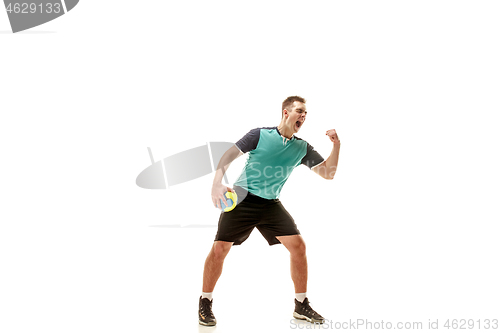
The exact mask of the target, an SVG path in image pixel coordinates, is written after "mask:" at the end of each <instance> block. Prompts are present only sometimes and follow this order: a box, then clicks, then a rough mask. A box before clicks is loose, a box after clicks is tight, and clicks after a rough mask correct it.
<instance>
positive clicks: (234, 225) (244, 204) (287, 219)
mask: <svg viewBox="0 0 500 333" xmlns="http://www.w3.org/2000/svg"><path fill="white" fill-rule="evenodd" d="M234 190H235V191H236V194H237V195H238V204H237V205H236V207H235V208H234V209H233V210H232V211H229V212H222V213H221V215H220V218H219V227H218V230H217V235H216V236H215V240H216V241H225V242H233V243H234V244H233V245H240V244H241V243H243V242H244V241H245V240H246V239H247V238H248V236H250V233H251V232H252V230H253V228H255V227H256V228H257V229H258V230H259V231H260V233H261V234H262V236H264V238H265V239H266V240H267V242H268V243H269V245H274V244H281V243H280V241H279V240H278V239H277V238H276V236H290V235H300V232H299V230H298V229H297V225H296V224H295V222H294V221H293V218H292V216H291V215H290V214H289V213H288V212H287V211H286V209H285V207H283V205H282V204H281V202H280V201H279V199H264V198H261V197H259V196H256V195H253V194H252V193H249V192H247V191H246V190H245V189H243V188H241V187H239V186H234ZM240 198H243V199H242V201H241V202H240Z"/></svg>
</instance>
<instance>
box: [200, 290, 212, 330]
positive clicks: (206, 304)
mask: <svg viewBox="0 0 500 333" xmlns="http://www.w3.org/2000/svg"><path fill="white" fill-rule="evenodd" d="M212 301H213V300H212ZM212 301H211V300H209V299H208V298H204V297H203V298H202V297H201V296H200V309H199V310H198V322H199V323H200V325H204V326H215V324H217V320H215V316H214V314H213V313H212Z"/></svg>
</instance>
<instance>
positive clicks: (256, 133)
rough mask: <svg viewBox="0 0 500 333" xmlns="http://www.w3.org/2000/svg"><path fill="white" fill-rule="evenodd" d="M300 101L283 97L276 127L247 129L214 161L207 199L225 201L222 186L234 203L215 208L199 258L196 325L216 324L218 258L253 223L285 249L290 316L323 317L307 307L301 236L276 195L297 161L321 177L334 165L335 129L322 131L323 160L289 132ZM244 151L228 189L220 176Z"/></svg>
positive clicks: (329, 175)
mask: <svg viewBox="0 0 500 333" xmlns="http://www.w3.org/2000/svg"><path fill="white" fill-rule="evenodd" d="M305 103H306V101H305V99H303V98H302V97H299V96H290V97H288V98H287V99H285V101H284V102H283V105H282V118H281V123H280V124H279V126H277V127H264V128H256V129H253V130H251V131H250V132H248V133H247V134H246V135H245V136H244V137H243V138H241V140H239V141H238V142H236V144H235V145H234V146H233V147H231V148H230V149H229V150H228V151H227V152H226V153H225V154H224V155H223V156H222V158H221V160H220V162H219V166H218V168H217V172H216V174H215V179H214V183H213V186H212V201H213V204H214V206H216V207H218V208H220V200H222V201H223V202H224V204H226V199H225V197H224V193H225V192H226V191H231V192H236V194H237V195H238V204H237V205H236V207H235V208H234V209H233V210H232V211H229V212H223V213H221V215H220V218H219V226H218V230H217V235H216V237H215V241H214V244H213V246H212V249H211V251H210V253H209V254H208V257H207V259H206V261H205V268H204V272H203V289H202V295H201V296H200V299H199V312H198V319H199V323H200V324H201V325H207V326H213V325H215V324H216V320H215V317H214V314H213V312H212V291H213V290H214V287H215V284H216V282H217V280H218V279H219V277H220V275H221V273H222V266H223V263H224V258H225V257H226V255H227V254H228V252H229V250H230V248H231V246H233V245H240V244H241V243H243V242H244V241H245V240H246V239H247V238H248V236H249V235H250V233H251V232H252V230H253V228H255V227H256V228H257V229H258V230H259V231H260V232H261V234H262V235H263V236H264V237H265V238H266V240H267V241H268V243H269V245H274V244H280V243H281V244H283V245H284V246H285V247H286V248H287V249H288V250H289V251H290V270H291V275H292V280H293V283H294V286H295V311H294V313H293V316H294V317H295V318H297V319H305V320H307V321H310V322H315V323H323V321H324V318H323V317H322V316H321V315H319V314H318V313H317V312H316V311H314V310H313V309H312V308H311V306H310V305H309V301H308V299H307V297H306V290H307V258H306V250H305V243H304V240H303V239H302V236H301V235H300V232H299V230H298V229H297V226H296V224H295V222H294V220H293V218H292V217H291V216H290V214H289V213H288V212H287V211H286V210H285V208H284V207H283V205H282V204H281V202H280V200H279V199H278V197H279V194H280V191H281V188H282V187H283V185H284V183H285V182H286V180H287V179H288V177H289V176H290V174H291V172H292V170H293V169H294V168H295V167H297V166H299V165H300V164H304V165H306V166H307V167H309V168H310V169H312V170H313V171H314V172H315V173H317V174H318V175H320V176H321V177H323V178H325V179H333V176H334V175H335V172H336V170H337V163H338V159H339V150H340V141H339V138H338V136H337V133H336V132H335V130H333V129H332V130H328V131H326V135H327V136H328V137H329V138H330V140H331V141H332V142H333V149H332V152H331V154H330V156H329V157H328V158H327V159H326V160H324V159H323V158H322V157H321V155H320V154H319V153H318V152H316V151H315V150H314V148H313V147H312V146H311V145H309V144H308V143H307V142H306V141H304V140H302V139H299V138H297V137H296V136H295V135H294V134H295V133H297V132H298V131H299V129H300V128H301V127H302V126H303V124H304V121H305V120H306V115H307V111H306V106H305ZM247 152H248V153H249V158H248V160H247V162H246V164H245V167H244V169H243V172H242V173H241V175H240V177H239V178H238V180H237V181H236V182H235V184H234V186H233V187H234V189H232V188H230V187H228V186H225V185H223V184H222V177H223V175H224V173H225V171H226V170H227V168H228V167H229V165H230V164H231V162H232V161H234V160H235V159H236V158H237V157H239V156H241V155H243V154H244V153H247Z"/></svg>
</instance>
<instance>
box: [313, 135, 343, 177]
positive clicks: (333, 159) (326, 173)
mask: <svg viewBox="0 0 500 333" xmlns="http://www.w3.org/2000/svg"><path fill="white" fill-rule="evenodd" d="M326 135H328V137H329V138H330V140H331V141H332V142H333V149H332V152H331V153H330V156H328V158H327V159H326V160H324V161H323V162H322V163H320V164H319V165H317V166H315V167H314V168H313V169H312V170H313V171H314V172H315V173H317V174H318V175H320V176H321V177H323V178H325V179H333V177H334V176H335V173H336V172H337V165H338V163H339V153H340V140H339V137H338V135H337V132H336V131H335V130H334V129H333V130H329V131H326Z"/></svg>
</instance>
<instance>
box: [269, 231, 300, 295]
mask: <svg viewBox="0 0 500 333" xmlns="http://www.w3.org/2000/svg"><path fill="white" fill-rule="evenodd" d="M276 238H277V239H278V240H279V241H280V242H281V244H283V245H284V246H285V247H286V248H287V249H288V251H289V252H290V273H291V275H292V281H293V284H294V286H295V293H305V292H306V291H307V257H306V244H305V242H304V240H303V239H302V236H301V235H293V236H279V237H276Z"/></svg>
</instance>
